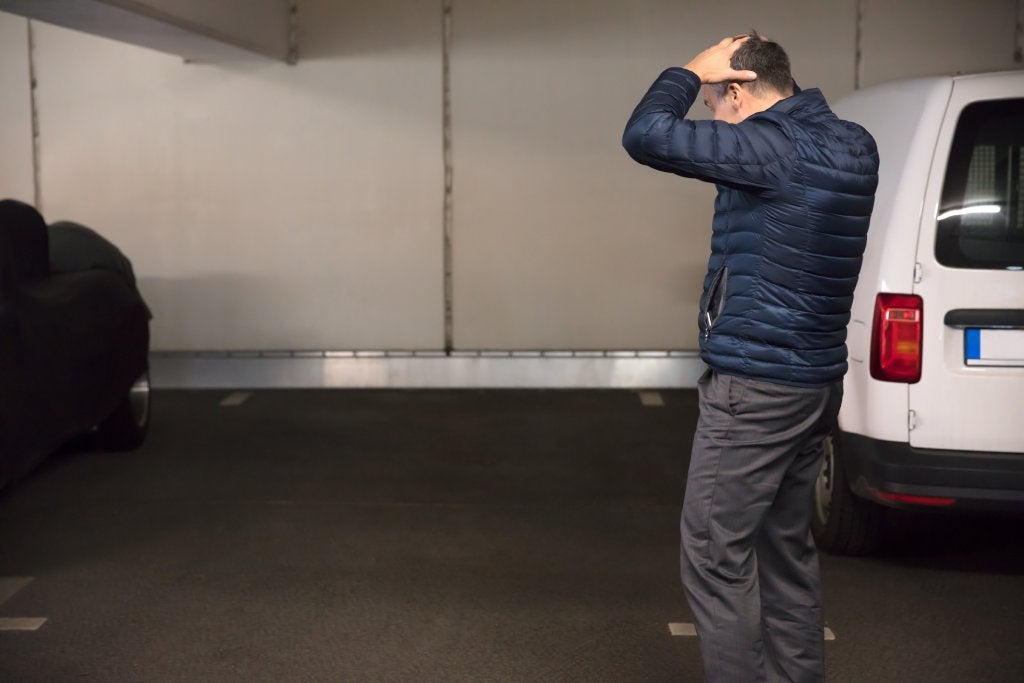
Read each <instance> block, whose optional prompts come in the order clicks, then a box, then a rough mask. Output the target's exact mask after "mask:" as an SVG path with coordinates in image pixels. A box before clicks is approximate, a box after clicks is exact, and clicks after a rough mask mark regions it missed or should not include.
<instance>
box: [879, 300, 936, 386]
mask: <svg viewBox="0 0 1024 683" xmlns="http://www.w3.org/2000/svg"><path fill="white" fill-rule="evenodd" d="M923 325H924V302H923V301H922V300H921V297H919V296H917V295H916V294H879V295H878V297H877V298H876V299H875V318H874V323H873V324H872V327H871V376H872V377H874V378H875V379H879V380H882V381H883V382H906V383H908V384H913V383H915V382H917V381H918V380H920V379H921V341H922V339H921V338H922V330H923Z"/></svg>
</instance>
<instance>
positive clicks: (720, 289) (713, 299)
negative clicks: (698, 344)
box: [700, 266, 729, 341]
mask: <svg viewBox="0 0 1024 683" xmlns="http://www.w3.org/2000/svg"><path fill="white" fill-rule="evenodd" d="M728 282H729V268H728V266H722V267H721V268H720V269H719V270H718V272H717V273H715V277H714V278H713V279H712V280H711V285H710V286H709V287H708V291H707V295H706V296H705V298H704V303H703V305H702V306H701V312H700V328H701V332H702V334H703V336H704V340H705V341H707V339H708V337H710V336H711V328H712V327H714V325H715V321H716V320H718V317H719V316H720V315H721V314H722V308H724V306H725V292H726V287H727V285H728Z"/></svg>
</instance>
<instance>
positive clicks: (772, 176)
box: [622, 68, 878, 386]
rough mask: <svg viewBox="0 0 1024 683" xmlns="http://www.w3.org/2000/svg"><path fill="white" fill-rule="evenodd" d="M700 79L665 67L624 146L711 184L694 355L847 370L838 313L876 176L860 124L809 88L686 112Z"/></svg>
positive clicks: (725, 361) (784, 371)
mask: <svg viewBox="0 0 1024 683" xmlns="http://www.w3.org/2000/svg"><path fill="white" fill-rule="evenodd" d="M700 92H701V84H700V80H699V79H698V78H697V76H696V75H695V74H693V73H692V72H690V71H687V70H685V69H675V68H674V69H668V70H667V71H665V72H664V73H662V74H661V76H660V77H659V78H658V80H657V81H655V83H654V85H652V86H651V89H650V90H649V91H648V92H647V94H646V95H645V96H644V98H643V99H642V100H641V101H640V104H639V105H637V108H636V110H635V111H634V112H633V116H632V117H631V118H630V120H629V123H628V124H627V125H626V131H625V133H624V135H623V140H622V142H623V146H624V147H625V148H626V150H627V151H628V152H629V154H630V156H632V157H633V158H634V159H636V160H637V161H639V162H640V163H642V164H646V165H648V166H651V167H653V168H656V169H659V170H662V171H669V172H672V173H676V174H678V175H681V176H684V177H687V178H698V179H700V180H706V181H710V182H714V183H716V184H717V187H718V197H717V199H716V200H715V216H714V220H713V222H712V236H711V258H710V259H709V261H708V273H707V276H706V277H705V279H704V292H703V294H702V296H701V306H700V321H699V326H700V348H701V357H702V358H703V359H704V362H706V363H707V364H708V365H709V366H711V367H712V368H715V369H716V370H718V371H719V372H722V373H725V374H731V375H740V376H743V377H750V378H753V379H760V380H765V381H769V382H776V383H780V384H790V385H796V386H821V385H825V384H828V383H830V382H833V381H835V380H837V379H839V378H841V377H842V376H843V375H844V374H845V373H846V368H847V364H846V356H847V352H846V325H847V323H848V322H849V320H850V305H851V304H852V302H853V291H854V288H855V286H856V284H857V277H858V275H859V273H860V266H861V259H862V256H863V253H864V246H865V243H866V240H867V231H868V221H869V218H870V216H871V209H872V207H873V206H874V194H875V188H876V186H877V185H878V150H877V149H876V147H875V141H874V139H873V138H872V137H871V135H870V134H869V133H868V132H867V131H866V130H864V129H863V128H862V127H860V126H858V125H857V124H855V123H850V122H848V121H843V120H840V119H839V118H838V117H837V116H836V115H835V114H834V113H833V112H832V110H831V109H829V107H828V104H827V103H826V102H825V98H824V97H823V96H822V94H821V92H820V91H819V90H817V89H808V90H802V91H800V90H798V91H797V92H796V93H795V94H794V95H793V96H792V97H788V98H786V99H783V100H781V101H779V102H777V103H776V104H775V105H773V106H772V107H771V108H769V109H768V110H766V111H764V112H760V113H757V114H754V115H752V116H750V117H748V118H747V119H746V120H745V121H743V122H741V123H738V124H730V123H725V122H721V121H691V120H687V119H685V118H684V117H685V115H686V112H687V111H688V110H689V109H690V106H691V105H692V104H693V102H694V101H695V100H696V99H697V97H698V96H699V95H700Z"/></svg>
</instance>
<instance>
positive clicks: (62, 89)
mask: <svg viewBox="0 0 1024 683" xmlns="http://www.w3.org/2000/svg"><path fill="white" fill-rule="evenodd" d="M940 6H941V8H940ZM442 8H443V2H442V0H435V1H432V2H426V1H423V0H379V1H374V0H350V1H346V2H332V1H330V0H301V1H300V3H299V29H300V32H299V63H298V65H297V66H292V67H289V66H286V65H276V64H268V63H266V62H255V61H254V62H232V63H220V64H213V65H197V64H183V63H182V62H181V60H180V59H175V58H173V57H168V56H166V55H163V54H159V53H155V52H151V51H147V50H144V49H140V48H136V47H132V46H128V45H123V44H118V43H114V42H111V41H107V40H104V39H100V38H96V37H93V36H87V35H83V34H77V33H74V32H72V31H68V30H65V29H59V28H55V27H52V26H46V25H42V24H38V23H34V24H33V25H34V27H35V32H36V50H35V55H34V59H35V63H36V69H37V72H38V76H39V85H38V90H37V100H38V105H39V113H40V118H39V125H40V136H41V137H40V149H41V157H40V164H41V166H40V178H41V188H40V189H41V196H42V209H43V211H44V213H45V215H46V217H47V219H48V220H57V219H60V218H71V219H75V220H78V221H81V222H84V223H87V224H90V225H92V226H94V227H96V228H97V229H99V230H101V231H102V232H104V233H106V234H107V235H108V236H109V237H110V238H111V239H113V240H114V241H115V242H116V243H117V244H119V245H120V246H121V247H122V249H123V250H124V251H125V252H126V253H128V254H129V256H130V257H131V258H132V259H133V260H134V262H135V265H136V270H137V272H138V275H139V277H140V281H141V287H142V289H143V293H144V294H145V296H146V297H147V299H148V300H149V301H150V304H151V306H152V308H153V309H154V311H155V313H156V319H155V320H154V326H153V331H154V348H155V349H159V350H240V349H328V350H329V349H389V350H393V349H414V350H426V349H441V348H443V347H444V345H445V341H446V340H445V331H444V322H445V296H444V283H443V278H444V249H443V245H444V220H443V218H444V212H443V202H444V186H445V182H444V145H443V137H442V130H443V128H442V124H443V99H442V95H443V78H442V66H443V59H442V57H443V54H444V52H445V50H444V41H443V35H442ZM1016 11H1017V2H1016V0H981V1H978V2H966V1H963V2H947V3H928V2H925V1H924V0H913V1H912V2H903V1H901V2H883V1H882V0H834V1H832V2H825V3H823V2H819V1H817V0H767V1H765V2H761V3H757V4H756V5H751V3H749V2H746V1H745V0H722V1H720V2H717V3H714V4H711V5H708V4H706V3H701V4H697V3H680V2H676V1H674V0H585V1H584V0H576V1H573V0H562V1H553V0H491V1H489V2H482V1H481V0H453V2H452V12H451V22H452V23H451V26H452V41H451V45H450V53H449V54H450V64H451V105H452V121H451V126H452V127H451V133H452V137H451V140H452V147H451V161H452V169H453V173H454V175H453V192H452V197H451V198H452V206H453V214H452V223H451V229H452V245H453V251H452V257H453V269H452V275H453V296H452V299H451V304H452V307H453V311H452V312H453V322H454V327H453V335H452V341H453V343H454V346H455V348H456V349H500V350H506V349H511V350H515V349H692V348H694V347H695V341H696V339H695V336H696V326H695V318H696V301H697V298H698V296H699V293H700V292H699V288H700V280H701V277H702V276H703V270H704V264H705V259H706V253H707V248H708V225H709V221H710V215H711V201H712V197H713V189H712V188H709V187H707V186H704V185H702V184H700V183H697V182H695V181H684V180H682V179H679V178H676V177H674V176H669V175H666V174H660V173H657V172H654V171H651V170H649V169H645V168H643V167H640V166H638V165H636V164H634V163H633V162H632V161H631V160H630V159H629V158H628V157H627V156H626V155H625V153H624V152H623V151H622V150H621V148H620V146H619V138H620V135H621V132H622V127H623V125H624V123H625V121H626V118H627V117H628V115H629V113H630V111H631V110H632V107H633V106H634V105H635V103H636V101H637V100H638V99H639V97H640V96H641V95H642V94H643V92H644V90H645V89H646V87H647V86H648V85H649V84H650V82H651V81H652V80H653V79H654V78H655V77H656V76H657V74H658V73H659V72H660V71H661V69H663V68H664V67H666V66H671V65H679V64H682V63H685V62H686V61H687V60H688V59H689V58H690V57H691V56H692V55H693V54H694V53H696V52H697V51H699V50H701V49H703V48H704V47H706V46H707V45H708V44H710V43H711V42H713V41H715V40H717V39H718V38H720V37H721V36H722V35H726V34H731V33H735V32H737V31H743V30H746V29H748V28H750V27H756V28H758V29H759V30H761V31H762V32H763V33H765V34H766V35H769V36H771V37H773V38H775V39H777V40H779V41H780V42H781V43H782V44H783V45H785V46H786V47H787V49H788V50H789V52H790V55H791V58H792V61H793V64H794V72H795V76H796V78H797V80H798V81H799V82H800V84H801V85H802V86H804V87H810V86H815V85H816V86H820V87H822V89H823V90H824V91H825V94H826V96H827V97H829V98H830V99H833V100H834V99H836V98H838V97H841V96H842V95H844V94H846V93H848V92H850V91H851V90H853V89H854V87H855V84H856V83H857V81H858V79H859V80H860V82H861V84H869V83H872V82H878V81H881V80H890V79H892V78H897V77H901V76H906V75H916V74H921V73H932V72H942V71H949V70H953V69H963V70H977V69H985V68H1000V67H1007V66H1011V65H1012V57H1013V50H1014V42H1015V36H1014V21H1015V18H1016ZM859 15H860V16H861V17H862V18H861V21H860V22H859V26H860V30H859V32H858V16H859ZM24 29H25V22H24V20H20V19H17V18H14V17H10V16H3V15H0V32H3V35H4V36H6V35H7V34H8V33H10V34H11V35H15V36H17V35H22V36H23V35H24V34H25V30H24ZM858 35H859V36H860V46H861V49H862V51H863V59H862V60H861V61H860V62H858V60H857V47H858ZM19 41H20V42H19ZM26 49H27V48H26V45H25V40H24V38H21V39H15V40H10V41H9V40H7V39H6V38H5V39H4V40H2V42H0V64H2V67H0V83H2V84H3V85H4V86H5V92H9V93H13V94H14V97H13V98H5V100H4V101H3V103H2V104H0V117H2V118H0V140H3V141H4V144H5V149H7V147H6V145H7V144H8V143H7V141H8V140H10V141H12V142H11V143H10V144H11V145H12V146H11V149H16V154H17V155H20V156H21V157H24V155H25V150H29V151H30V149H31V147H30V131H29V130H27V129H26V119H25V117H24V112H25V111H26V110H27V108H28V103H27V102H26V100H27V98H28V89H27V87H26V83H27V79H26V76H25V71H26V69H27V59H26ZM12 99H14V100H20V101H21V104H18V102H17V101H14V102H12V101H11V100H12ZM11 112H14V113H11ZM17 112H21V114H18V113H17ZM695 114H696V115H700V116H703V113H700V112H695ZM894 115H898V113H894ZM26 138H28V139H26ZM19 150H20V151H19ZM24 163H26V162H25V161H24V160H21V161H18V160H17V159H16V160H15V161H14V162H13V163H12V162H10V161H9V160H7V159H5V160H4V161H3V162H0V194H5V195H10V194H14V195H18V196H22V197H30V195H31V192H30V191H29V192H28V194H26V185H25V179H26V178H28V181H29V183H30V182H31V172H30V170H28V171H24V172H23V171H22V170H21V168H20V167H21V166H22V165H23V164H24ZM29 189H30V188H29Z"/></svg>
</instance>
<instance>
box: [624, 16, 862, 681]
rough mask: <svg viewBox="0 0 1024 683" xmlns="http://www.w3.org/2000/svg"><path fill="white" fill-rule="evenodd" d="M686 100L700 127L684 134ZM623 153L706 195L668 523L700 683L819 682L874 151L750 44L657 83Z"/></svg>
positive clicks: (689, 125)
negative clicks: (832, 442) (682, 438)
mask: <svg viewBox="0 0 1024 683" xmlns="http://www.w3.org/2000/svg"><path fill="white" fill-rule="evenodd" d="M702 84H703V92H702V88H701V86H702ZM702 95H703V100H704V104H705V105H706V106H707V107H708V108H709V109H710V110H711V114H712V117H713V120H711V121H689V120H686V119H685V118H684V117H685V115H686V113H687V111H688V110H689V109H690V107H691V106H692V105H693V103H694V102H695V101H696V100H697V99H698V98H700V97H701V96H702ZM623 145H624V146H625V148H626V150H627V151H628V152H629V154H630V155H631V156H632V157H633V158H634V159H636V160H637V161H639V162H640V163H642V164H646V165H648V166H651V167H653V168H656V169H658V170H662V171H669V172H672V173H676V174H678V175H681V176H684V177H687V178H697V179H699V180H705V181H708V182H714V183H716V184H717V187H718V196H717V198H716V200H715V215H714V220H713V222H712V236H711V257H710V260H709V262H708V273H707V277H706V278H705V280H704V292H703V295H702V297H701V304H700V320H699V327H700V348H701V357H702V358H703V360H704V361H705V363H706V364H707V365H708V367H709V370H708V372H706V373H705V374H704V376H703V377H702V378H701V379H700V382H699V383H698V392H699V399H700V419H699V421H698V425H697V432H696V434H695V436H694V442H693V452H692V455H691V460H690V471H689V475H688V477H687V483H686V494H685V499H684V503H683V515H682V524H681V528H682V552H681V555H682V558H681V560H682V562H681V563H682V574H683V584H684V587H685V588H686V593H687V597H688V599H689V603H690V608H691V610H692V612H693V615H694V620H695V622H696V627H697V632H698V635H699V636H700V641H701V652H702V655H703V658H704V668H705V673H706V676H707V680H708V681H712V682H717V681H724V682H728V683H736V682H740V681H742V682H743V683H748V682H751V681H820V680H822V679H823V678H824V642H823V640H824V637H823V628H824V622H823V617H822V601H821V580H820V574H819V569H818V561H817V554H816V551H815V548H814V541H813V539H812V538H811V535H810V528H809V527H810V497H811V488H812V486H813V483H814V480H815V478H816V476H817V474H818V471H819V468H820V464H821V457H822V446H821V442H822V438H823V436H824V435H825V434H826V433H827V431H828V430H829V428H830V427H831V425H832V424H833V422H834V420H835V419H836V414H837V413H838V411H839V404H840V402H841V401H842V377H843V375H844V374H845V373H846V368H847V366H846V325H847V323H848V322H849V318H850V305H851V303H852V300H853V291H854V287H855V285H856V283H857V277H858V274H859V272H860V264H861V257H862V254H863V252H864V245H865V242H866V238H867V229H868V220H869V218H870V215H871V209H872V206H873V205H874V193H875V188H876V186H877V184H878V152H877V150H876V148H875V143H874V140H873V139H872V137H871V136H870V135H869V134H868V133H867V131H865V130H864V129H863V128H861V127H860V126H858V125H856V124H853V123H849V122H846V121H842V120H840V119H839V118H837V117H836V116H835V114H833V113H832V111H831V110H830V109H829V107H828V104H827V103H826V102H825V99H824V97H823V96H822V94H821V92H820V91H818V90H817V89H809V90H800V89H799V88H797V87H796V85H795V83H794V82H793V78H792V76H791V74H790V67H789V58H788V57H787V56H786V53H785V51H784V50H783V49H782V48H781V47H780V46H779V45H778V44H777V43H774V42H772V41H769V40H766V39H764V38H761V37H760V36H758V35H757V34H756V33H751V34H750V35H746V36H738V37H733V38H725V39H723V40H722V41H721V42H719V43H718V44H717V45H714V46H712V47H710V48H708V49H707V50H705V51H704V52H702V53H700V54H699V55H697V56H696V57H695V58H694V59H693V60H692V61H690V62H689V63H688V64H687V65H686V66H685V67H684V68H682V69H679V68H671V69H668V70H666V71H665V72H664V73H662V74H661V76H660V77H659V78H658V80H657V81H655V83H654V85H653V86H651V88H650V90H649V91H648V92H647V94H646V95H645V96H644V98H643V99H642V100H641V101H640V104H639V105H637V107H636V110H635V111H634V112H633V116H632V117H631V118H630V120H629V123H628V124H627V126H626V131H625V134H624V135H623Z"/></svg>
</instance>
